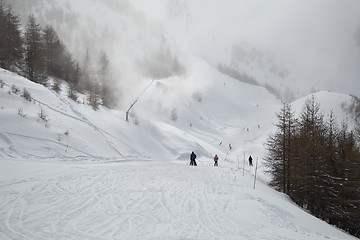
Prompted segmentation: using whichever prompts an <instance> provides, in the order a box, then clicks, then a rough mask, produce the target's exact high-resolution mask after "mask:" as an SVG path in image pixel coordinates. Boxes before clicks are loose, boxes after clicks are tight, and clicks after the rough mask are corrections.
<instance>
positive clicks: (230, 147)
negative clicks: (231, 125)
mask: <svg viewBox="0 0 360 240" xmlns="http://www.w3.org/2000/svg"><path fill="white" fill-rule="evenodd" d="M231 149H232V146H231V143H229V150H230V151H231Z"/></svg>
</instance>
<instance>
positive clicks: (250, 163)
mask: <svg viewBox="0 0 360 240" xmlns="http://www.w3.org/2000/svg"><path fill="white" fill-rule="evenodd" d="M252 160H253V159H252V157H251V155H250V157H249V166H252V165H253V163H252Z"/></svg>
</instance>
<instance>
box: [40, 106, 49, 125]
mask: <svg viewBox="0 0 360 240" xmlns="http://www.w3.org/2000/svg"><path fill="white" fill-rule="evenodd" d="M39 119H41V120H43V121H44V122H45V123H47V122H48V121H49V119H48V118H47V116H46V113H45V110H44V109H43V108H41V109H40V112H39Z"/></svg>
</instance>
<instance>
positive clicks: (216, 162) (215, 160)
mask: <svg viewBox="0 0 360 240" xmlns="http://www.w3.org/2000/svg"><path fill="white" fill-rule="evenodd" d="M218 160H219V157H218V156H217V155H216V154H215V157H214V166H218Z"/></svg>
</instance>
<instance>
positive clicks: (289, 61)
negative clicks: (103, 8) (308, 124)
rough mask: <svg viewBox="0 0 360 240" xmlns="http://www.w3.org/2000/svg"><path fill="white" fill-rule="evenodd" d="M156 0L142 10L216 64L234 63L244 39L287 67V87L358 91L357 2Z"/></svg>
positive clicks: (359, 17) (359, 23)
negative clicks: (232, 57) (155, 5)
mask: <svg viewBox="0 0 360 240" xmlns="http://www.w3.org/2000/svg"><path fill="white" fill-rule="evenodd" d="M140 2H141V1H137V4H138V5H139V6H144V4H140ZM157 2H158V8H157V9H154V8H155V7H150V6H144V7H143V10H144V11H146V12H147V13H149V12H150V10H153V11H152V12H151V13H149V14H151V16H152V17H153V18H155V19H158V20H159V21H161V22H163V23H164V24H165V25H166V29H167V31H169V34H170V35H172V36H173V37H174V38H175V39H176V40H177V41H179V42H180V43H181V44H182V46H184V48H186V49H191V51H192V52H194V53H195V54H197V55H200V56H202V57H205V58H206V59H208V60H209V61H211V62H212V63H213V64H217V63H218V62H224V63H228V64H230V61H231V54H232V53H231V51H232V49H233V47H234V46H237V45H243V42H246V43H248V44H250V45H252V46H254V47H255V48H258V49H261V50H262V51H263V52H264V54H265V55H267V56H269V57H271V58H272V59H275V60H276V62H278V64H280V65H281V66H282V68H285V69H288V70H289V72H290V74H289V77H288V79H287V81H290V82H291V84H289V86H294V87H296V88H301V89H302V90H303V91H308V90H309V88H311V87H314V88H315V89H323V90H331V91H340V92H343V93H351V94H356V95H357V96H359V95H360V90H359V89H360V88H359V84H360V82H359V76H360V67H359V64H360V45H359V44H358V43H359V32H360V30H359V28H360V27H359V25H360V15H359V14H358V9H360V2H359V1H333V0H330V1H327V0H321V1H315V2H314V1H309V0H307V1H286V0H276V1H262V0H258V1H246V0H245V1H232V0H227V1H221V3H219V2H218V1H201V0H199V1H186V0H183V1H180V0H177V1H164V0H158V1H157ZM166 2H167V3H168V4H166ZM151 5H154V4H153V3H152V4H151ZM149 9H150V10H149ZM175 9H176V10H177V11H176V10H175ZM174 26H176V27H174ZM356 36H357V37H356ZM255 71H256V70H255Z"/></svg>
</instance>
